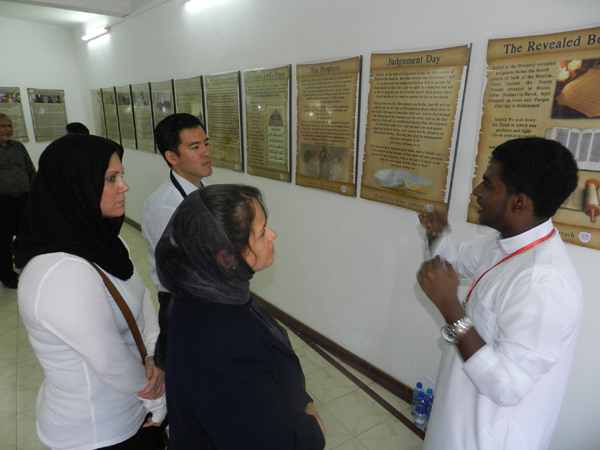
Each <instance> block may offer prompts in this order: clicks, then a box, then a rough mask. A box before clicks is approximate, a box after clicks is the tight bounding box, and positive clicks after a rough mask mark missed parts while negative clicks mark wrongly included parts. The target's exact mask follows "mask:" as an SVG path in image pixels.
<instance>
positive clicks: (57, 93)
mask: <svg viewBox="0 0 600 450" xmlns="http://www.w3.org/2000/svg"><path fill="white" fill-rule="evenodd" d="M27 93H28V94H29V105H30V106H31V116H32V118H33V129H34V132H35V140H36V141H51V140H54V139H57V138H59V137H61V136H64V135H65V133H66V129H65V127H66V126H67V123H68V122H67V109H66V107H65V91H64V90H62V89H33V88H27Z"/></svg>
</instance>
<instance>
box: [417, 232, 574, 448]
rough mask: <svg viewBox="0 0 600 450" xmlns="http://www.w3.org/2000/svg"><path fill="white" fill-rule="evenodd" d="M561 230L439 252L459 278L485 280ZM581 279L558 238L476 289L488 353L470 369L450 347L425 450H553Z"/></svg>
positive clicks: (471, 311)
mask: <svg viewBox="0 0 600 450" xmlns="http://www.w3.org/2000/svg"><path fill="white" fill-rule="evenodd" d="M552 230H553V225H552V221H551V220H548V221H547V222H545V223H543V224H541V225H539V226H538V227H536V228H533V229H531V230H529V231H527V232H525V233H523V234H520V235H518V236H515V237H512V238H508V239H501V238H500V236H499V234H498V233H495V234H492V235H490V236H488V237H486V238H483V239H479V240H476V241H472V242H467V243H463V244H461V245H459V246H456V245H455V244H454V243H452V241H451V239H450V238H449V237H448V236H444V237H442V238H440V239H438V240H437V241H436V242H434V245H432V250H434V251H433V252H432V253H430V252H429V248H428V247H427V246H426V247H427V248H426V249H425V257H426V258H430V257H432V256H436V255H439V256H441V257H443V258H445V259H446V260H447V261H448V262H450V263H451V264H452V266H453V268H454V270H455V271H456V272H457V274H458V276H459V278H463V279H464V278H467V279H470V278H473V279H475V280H477V279H478V278H479V277H480V276H481V275H482V274H483V273H484V272H485V271H486V270H488V269H489V268H490V267H493V266H494V265H495V264H496V263H498V262H499V261H501V260H502V259H503V258H505V257H506V256H508V255H510V254H511V253H513V252H515V251H517V250H519V249H520V248H522V247H524V246H526V245H528V244H529V243H531V242H534V241H536V240H537V239H539V238H542V237H544V236H546V235H547V234H548V233H550V232H551V231H552ZM582 306H583V299H582V292H581V283H580V281H579V277H578V276H577V273H576V272H575V269H574V267H573V265H572V263H571V260H570V258H569V256H568V254H567V251H566V248H565V246H564V244H563V242H562V240H561V238H560V236H559V234H558V232H557V231H555V232H554V235H553V236H552V237H551V238H550V239H549V240H547V241H545V242H543V243H541V244H539V245H537V246H535V247H533V248H531V249H529V250H527V251H525V252H524V253H522V254H520V255H518V256H515V257H513V258H511V259H509V260H507V261H505V262H503V263H501V264H499V265H498V266H496V267H494V268H493V269H491V270H490V271H489V272H488V273H487V274H486V275H485V276H483V277H482V278H481V279H480V281H479V283H478V284H477V286H476V287H475V288H474V289H473V292H472V294H471V298H470V300H469V302H468V304H467V307H466V314H467V315H468V316H469V317H470V318H471V320H472V321H473V323H474V327H475V330H476V331H477V333H479V335H480V336H481V338H482V339H483V340H484V341H485V343H486V344H485V345H484V346H483V347H482V348H481V349H480V350H479V351H477V352H476V353H475V354H474V355H473V356H471V358H469V360H468V361H466V362H464V361H463V359H462V357H461V355H460V352H459V351H458V349H457V348H456V347H455V346H454V345H451V344H447V345H446V347H445V349H444V352H443V355H442V360H441V365H440V370H439V374H438V378H437V384H436V394H435V401H434V405H433V409H432V413H431V419H430V423H429V427H428V430H427V435H426V439H425V444H424V447H423V448H424V450H440V449H444V450H471V449H473V450H491V449H494V450H498V449H506V450H533V449H536V450H538V449H546V448H547V447H548V445H549V444H550V440H551V438H552V434H553V431H554V427H555V425H556V421H557V419H558V415H559V413H560V407H561V404H562V400H563V396H564V391H565V389H566V386H567V382H568V376H569V370H570V366H571V360H572V356H573V352H574V349H575V344H576V339H577V334H578V330H579V324H580V322H581V314H582Z"/></svg>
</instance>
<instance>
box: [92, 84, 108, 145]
mask: <svg viewBox="0 0 600 450" xmlns="http://www.w3.org/2000/svg"><path fill="white" fill-rule="evenodd" d="M90 94H91V96H92V116H93V117H94V132H95V134H96V136H102V137H106V122H105V121H104V103H103V102H102V91H101V90H100V89H92V90H91V91H90Z"/></svg>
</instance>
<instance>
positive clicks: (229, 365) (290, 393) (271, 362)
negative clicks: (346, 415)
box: [156, 185, 325, 450]
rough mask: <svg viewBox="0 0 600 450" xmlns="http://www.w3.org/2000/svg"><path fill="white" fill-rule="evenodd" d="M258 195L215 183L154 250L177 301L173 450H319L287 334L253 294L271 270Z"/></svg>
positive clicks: (170, 390) (190, 201)
mask: <svg viewBox="0 0 600 450" xmlns="http://www.w3.org/2000/svg"><path fill="white" fill-rule="evenodd" d="M276 236H277V234H276V233H275V232H274V231H273V230H271V229H270V228H268V227H267V224H266V209H265V207H264V204H263V201H262V198H261V194H260V192H259V191H258V189H256V188H253V187H250V186H243V185H213V186H208V187H205V188H203V189H200V190H198V191H196V192H195V193H193V194H190V195H188V197H187V198H186V199H185V200H184V201H183V202H182V203H181V204H180V205H179V208H177V211H175V214H174V215H173V217H172V219H171V221H170V222H169V225H168V226H167V228H166V230H165V232H164V234H163V237H162V239H161V240H160V241H159V243H158V246H157V248H156V266H157V272H158V276H159V278H160V281H161V283H162V284H163V285H164V286H165V287H166V288H167V289H168V290H169V292H171V293H172V294H173V296H174V298H175V300H174V302H173V306H172V311H171V323H170V330H169V340H168V344H167V345H168V346H167V348H168V351H167V378H166V380H167V403H168V406H169V426H170V433H169V436H170V449H171V450H182V449H199V448H201V449H203V450H204V449H206V450H209V449H218V450H226V449H227V450H228V449H263V450H270V449H273V450H276V449H277V450H279V449H282V450H283V449H285V450H292V449H306V450H320V449H322V448H323V447H324V446H325V440H324V434H325V429H324V427H323V423H322V422H321V419H320V418H319V415H318V414H317V411H316V409H315V407H314V406H313V404H312V399H311V398H310V397H309V396H308V394H307V393H306V389H305V383H304V374H303V373H302V368H301V367H300V362H299V361H298V358H297V357H296V355H295V354H294V351H293V350H292V348H291V345H290V341H289V339H288V336H287V333H286V331H285V329H283V328H282V327H281V326H280V325H279V324H278V323H277V322H276V321H275V319H274V318H273V317H272V316H271V314H270V313H269V312H268V311H267V310H266V309H265V308H264V307H263V306H262V305H261V304H260V303H259V302H258V301H257V300H256V299H254V298H253V297H252V296H251V294H250V278H252V276H253V275H254V272H256V271H259V270H262V269H265V268H267V267H269V266H270V265H271V264H272V263H273V258H274V253H275V250H274V246H273V240H274V239H275V237H276Z"/></svg>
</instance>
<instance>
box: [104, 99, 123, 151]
mask: <svg viewBox="0 0 600 450" xmlns="http://www.w3.org/2000/svg"><path fill="white" fill-rule="evenodd" d="M102 103H104V118H105V120H106V135H107V137H108V138H109V139H111V140H113V141H115V142H117V143H118V144H120V143H121V134H120V132H119V114H118V112H117V98H116V95H115V88H103V89H102Z"/></svg>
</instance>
